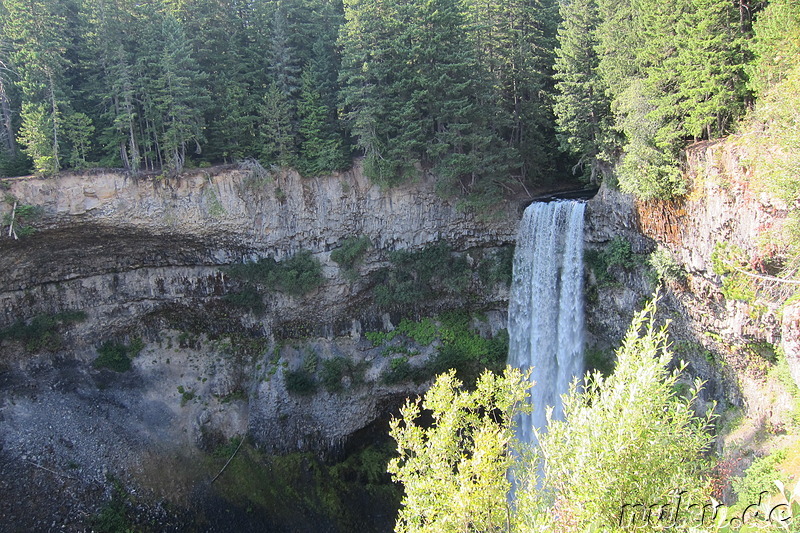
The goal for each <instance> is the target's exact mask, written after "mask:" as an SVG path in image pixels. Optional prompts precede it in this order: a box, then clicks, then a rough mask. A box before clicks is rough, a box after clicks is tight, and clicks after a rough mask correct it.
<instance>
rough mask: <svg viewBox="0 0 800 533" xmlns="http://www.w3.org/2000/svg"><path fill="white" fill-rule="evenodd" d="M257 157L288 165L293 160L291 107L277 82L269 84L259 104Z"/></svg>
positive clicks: (284, 165)
mask: <svg viewBox="0 0 800 533" xmlns="http://www.w3.org/2000/svg"><path fill="white" fill-rule="evenodd" d="M260 114H261V116H260V124H259V137H260V139H261V149H260V151H259V157H260V158H261V159H263V160H264V161H265V162H268V163H272V164H277V165H279V166H283V167H290V166H292V165H293V164H294V162H295V137H294V132H293V127H292V117H291V107H290V104H289V101H288V99H287V98H286V95H285V93H284V92H283V90H282V89H281V88H280V87H279V86H278V84H277V83H273V84H272V85H270V87H269V90H268V91H267V93H266V94H265V95H264V101H263V103H262V104H261V106H260Z"/></svg>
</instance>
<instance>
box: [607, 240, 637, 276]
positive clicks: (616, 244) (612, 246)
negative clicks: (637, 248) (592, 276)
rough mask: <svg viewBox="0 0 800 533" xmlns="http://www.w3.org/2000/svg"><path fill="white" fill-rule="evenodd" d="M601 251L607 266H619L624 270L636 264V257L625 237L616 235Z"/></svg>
mask: <svg viewBox="0 0 800 533" xmlns="http://www.w3.org/2000/svg"><path fill="white" fill-rule="evenodd" d="M603 253H604V254H605V259H606V263H607V264H608V266H611V267H613V266H621V267H622V268H624V269H625V270H630V269H632V268H634V267H635V266H636V258H635V257H634V255H633V249H632V248H631V242H630V241H629V240H628V239H626V238H625V237H620V236H616V237H614V238H613V239H611V241H610V242H609V243H608V244H607V245H606V248H605V250H604V251H603Z"/></svg>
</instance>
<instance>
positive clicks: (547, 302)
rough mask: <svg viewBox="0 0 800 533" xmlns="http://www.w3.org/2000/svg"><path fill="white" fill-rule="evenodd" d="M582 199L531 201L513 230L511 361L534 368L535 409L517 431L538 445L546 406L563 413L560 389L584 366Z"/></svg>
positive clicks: (532, 391)
mask: <svg viewBox="0 0 800 533" xmlns="http://www.w3.org/2000/svg"><path fill="white" fill-rule="evenodd" d="M583 211H584V204H583V203H582V202H568V201H561V202H550V203H533V204H531V205H530V206H528V208H527V209H526V210H525V214H524V216H523V218H522V222H521V223H520V227H519V234H518V235H517V249H516V252H515V254H514V277H513V281H512V285H511V297H510V300H509V305H508V333H509V364H511V365H512V366H515V367H518V368H522V369H527V368H529V367H532V368H533V371H532V373H531V380H533V381H534V382H535V383H536V384H535V385H534V386H533V388H532V389H531V390H530V392H531V402H532V403H533V412H532V413H531V414H530V415H526V416H523V417H522V418H521V419H520V420H518V426H517V437H518V438H519V440H520V441H521V442H524V443H529V444H535V440H536V439H535V435H534V431H533V429H534V428H538V429H539V430H543V429H545V426H546V417H545V414H546V406H553V407H554V408H553V417H554V418H560V417H561V416H562V414H563V412H562V405H561V395H562V394H564V393H566V392H567V391H568V389H569V384H570V382H571V381H572V379H573V378H574V377H575V376H579V375H580V374H581V373H582V372H583V329H584V328H583Z"/></svg>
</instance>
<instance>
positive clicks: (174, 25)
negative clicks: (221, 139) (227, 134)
mask: <svg viewBox="0 0 800 533" xmlns="http://www.w3.org/2000/svg"><path fill="white" fill-rule="evenodd" d="M162 39H163V50H162V53H161V57H160V64H159V67H160V75H161V77H160V79H159V88H160V91H159V93H160V94H159V95H158V100H157V105H158V108H159V109H160V110H161V111H162V112H163V115H164V118H165V121H164V132H163V135H162V139H161V143H160V144H161V149H162V150H163V152H164V157H165V163H166V165H165V166H166V168H167V169H169V170H171V171H174V172H180V171H181V170H182V169H183V166H184V164H185V161H186V149H187V145H188V144H194V146H195V153H197V154H199V153H201V144H200V143H201V142H202V141H203V140H204V139H203V134H202V128H203V111H204V106H205V105H206V102H207V95H206V94H205V91H203V89H202V84H201V80H202V79H203V78H204V76H203V74H202V73H201V72H200V70H199V69H198V68H197V64H196V62H195V61H194V58H193V57H192V55H191V48H190V46H189V42H188V40H187V39H186V35H185V33H184V31H183V28H182V26H181V24H180V22H179V21H178V20H177V19H176V18H175V17H174V16H172V15H171V14H166V15H165V16H164V18H163V20H162Z"/></svg>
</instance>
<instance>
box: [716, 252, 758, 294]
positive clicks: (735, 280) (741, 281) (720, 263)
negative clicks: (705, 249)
mask: <svg viewBox="0 0 800 533" xmlns="http://www.w3.org/2000/svg"><path fill="white" fill-rule="evenodd" d="M711 266H712V269H713V271H714V274H717V275H718V276H722V288H721V292H722V295H723V296H724V297H725V299H726V300H741V301H743V302H751V301H753V300H754V299H755V297H756V289H755V284H754V283H753V280H752V279H751V278H750V277H749V276H747V275H746V274H744V271H746V268H748V267H747V259H746V257H745V253H744V251H743V250H742V249H741V248H739V247H738V246H736V245H734V244H730V243H727V242H718V243H717V244H716V245H714V250H713V251H712V252H711Z"/></svg>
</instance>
